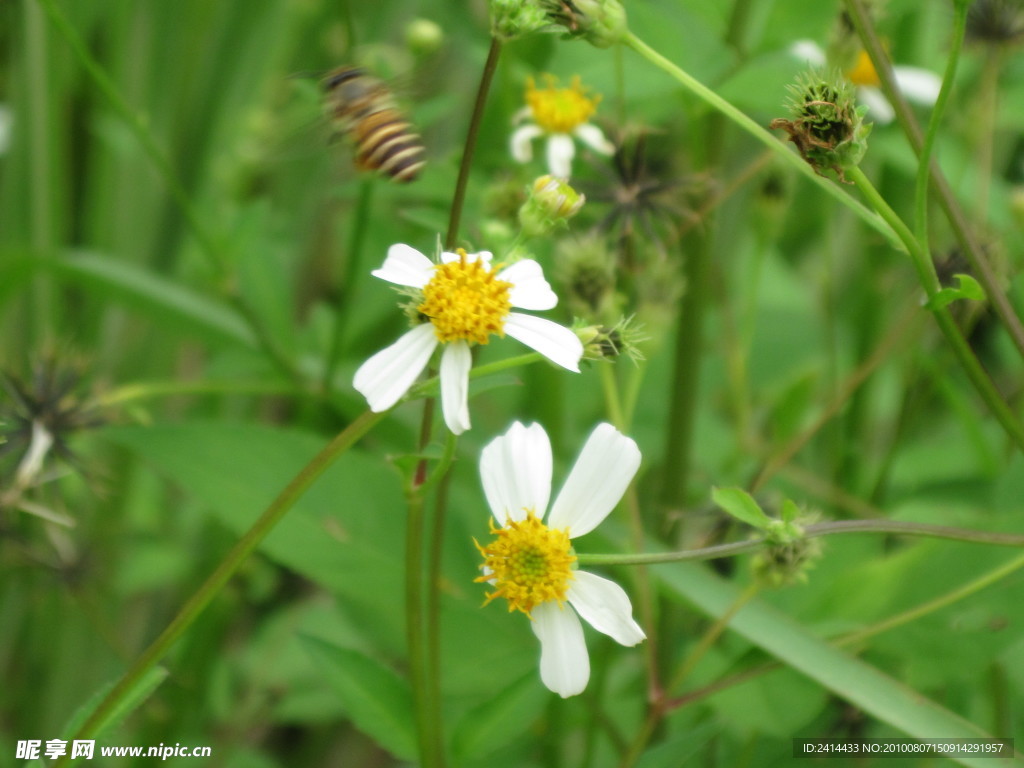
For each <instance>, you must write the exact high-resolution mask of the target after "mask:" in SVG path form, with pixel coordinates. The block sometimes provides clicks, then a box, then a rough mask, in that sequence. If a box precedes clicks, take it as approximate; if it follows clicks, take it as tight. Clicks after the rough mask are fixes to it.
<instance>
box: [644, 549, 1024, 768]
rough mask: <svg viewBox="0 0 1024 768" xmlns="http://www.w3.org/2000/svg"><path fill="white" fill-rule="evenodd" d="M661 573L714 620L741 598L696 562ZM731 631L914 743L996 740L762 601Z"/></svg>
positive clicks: (984, 765) (982, 764)
mask: <svg viewBox="0 0 1024 768" xmlns="http://www.w3.org/2000/svg"><path fill="white" fill-rule="evenodd" d="M652 547H653V545H652ZM658 573H659V575H660V577H661V578H662V581H663V582H664V583H665V585H666V586H667V587H668V588H669V589H670V590H671V591H672V592H675V593H676V594H677V595H679V596H680V597H682V598H684V599H686V600H687V601H688V602H690V603H692V604H693V605H695V606H696V607H697V608H699V609H700V610H701V611H703V612H704V613H705V614H707V615H708V616H711V617H718V616H723V615H724V614H725V613H727V612H728V611H729V609H730V607H731V606H733V605H735V603H736V601H737V600H738V599H739V597H740V594H741V589H740V588H739V587H737V586H736V585H735V584H732V583H731V582H729V581H726V580H725V579H722V578H721V577H719V576H716V575H715V574H713V573H712V572H711V571H710V570H709V569H708V568H706V567H704V566H702V565H698V564H695V563H675V564H673V565H671V566H668V567H664V568H661V569H659V570H658ZM729 628H730V629H732V630H733V631H734V632H736V633H737V634H739V635H741V636H743V637H744V638H746V639H747V640H748V641H750V642H751V643H753V644H754V645H756V646H758V647H759V648H761V649H762V650H764V651H765V652H767V653H769V654H770V655H772V656H774V657H775V658H776V659H778V660H779V661H781V662H783V663H784V664H786V665H788V666H789V667H791V668H792V669H795V670H797V671H798V672H802V673H803V674H804V675H806V676H807V677H809V678H811V679H812V680H814V681H816V682H817V683H819V684H820V685H822V686H824V687H825V688H827V689H829V690H831V691H832V692H833V693H835V694H836V695H837V696H839V697H840V698H842V699H845V700H846V701H848V702H850V703H851V704H853V705H854V706H856V707H859V708H860V709H862V710H864V711H865V712H866V713H868V714H870V715H871V716H872V717H875V718H877V719H879V720H881V721H883V722H885V723H888V724H889V725H891V726H893V727H894V728H897V729H898V730H900V731H903V732H904V733H906V734H907V735H908V736H910V737H912V738H918V739H931V738H936V737H937V736H940V737H941V738H950V739H953V738H967V739H979V738H992V737H991V736H990V735H989V734H987V733H985V731H984V730H982V729H981V728H980V727H978V726H977V725H975V724H974V723H972V722H969V721H968V720H965V719H964V718H962V717H961V716H959V715H957V714H955V713H953V712H951V711H949V710H948V709H945V708H943V707H941V706H940V705H938V704H936V703H935V702H934V701H931V700H930V699H928V698H926V697H925V696H922V695H921V694H920V693H918V692H917V691H915V690H913V689H912V688H909V687H908V686H906V685H904V684H903V683H901V682H900V681H898V680H895V679H893V678H892V677H890V676H888V675H887V674H885V673H884V672H882V671H881V670H879V669H878V668H877V667H874V666H872V665H870V664H868V663H866V662H864V661H862V660H861V659H858V658H856V657H854V656H851V655H849V654H847V653H845V652H843V651H841V650H839V649H837V648H834V647H832V646H831V645H829V644H828V643H826V642H825V641H823V640H821V639H820V638H818V637H816V636H815V635H813V634H811V633H810V632H809V631H808V630H807V629H806V628H805V627H804V626H802V625H801V624H799V623H798V622H796V621H794V620H793V619H792V618H790V617H789V616H787V615H786V614H784V613H782V612H781V611H779V610H777V609H776V608H774V607H772V606H770V605H768V604H767V603H764V602H762V601H760V600H756V599H755V600H751V601H750V602H748V603H746V604H745V605H744V606H743V608H742V610H740V611H739V612H738V613H737V614H736V615H735V616H734V617H733V618H732V620H731V621H730V622H729ZM955 760H956V762H958V763H960V764H961V765H965V766H974V767H975V768H996V766H1009V765H1024V761H1022V760H1020V759H1019V758H1017V759H1013V760H993V759H991V758H984V759H982V758H978V757H977V756H972V755H969V754H964V755H960V756H957V757H956V758H955Z"/></svg>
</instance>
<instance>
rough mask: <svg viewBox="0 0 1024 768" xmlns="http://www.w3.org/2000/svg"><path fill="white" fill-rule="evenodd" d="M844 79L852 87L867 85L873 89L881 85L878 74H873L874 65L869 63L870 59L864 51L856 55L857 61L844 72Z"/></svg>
mask: <svg viewBox="0 0 1024 768" xmlns="http://www.w3.org/2000/svg"><path fill="white" fill-rule="evenodd" d="M846 77H847V79H848V80H849V81H850V82H851V83H853V84H854V85H869V86H874V87H875V88H877V87H878V86H879V85H881V81H880V80H879V79H878V73H877V72H875V65H874V64H872V63H871V57H870V56H868V52H867V51H865V50H861V52H860V53H858V54H857V61H856V63H855V64H854V65H853V66H852V67H850V69H848V70H847V71H846Z"/></svg>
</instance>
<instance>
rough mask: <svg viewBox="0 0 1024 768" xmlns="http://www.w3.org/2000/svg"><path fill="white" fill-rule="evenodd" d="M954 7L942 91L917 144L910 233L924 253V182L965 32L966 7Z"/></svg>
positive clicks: (926, 208) (925, 224)
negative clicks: (912, 226)
mask: <svg viewBox="0 0 1024 768" xmlns="http://www.w3.org/2000/svg"><path fill="white" fill-rule="evenodd" d="M954 6H955V11H954V16H953V37H952V40H951V41H950V44H949V58H948V59H946V70H945V72H944V73H943V75H942V87H941V88H940V89H939V97H938V99H936V101H935V106H934V107H933V108H932V114H931V117H930V118H929V120H928V130H927V131H926V132H925V135H924V142H923V143H922V144H921V151H920V153H919V154H918V157H917V179H916V187H915V197H914V233H915V234H916V235H917V242H918V243H920V244H921V247H922V248H923V249H924V250H925V251H928V250H929V246H928V181H929V179H930V178H931V174H930V173H929V169H930V168H931V162H932V152H933V151H934V149H935V139H936V137H938V135H939V125H941V123H942V115H943V113H944V112H945V111H946V104H947V103H948V102H949V94H950V92H951V91H952V90H953V80H954V78H955V77H956V68H957V64H958V63H959V61H960V51H961V50H962V49H963V46H964V32H965V30H966V28H967V9H968V6H967V4H966V3H955V4H954ZM983 170H984V169H983Z"/></svg>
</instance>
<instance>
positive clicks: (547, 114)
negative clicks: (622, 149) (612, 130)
mask: <svg viewBox="0 0 1024 768" xmlns="http://www.w3.org/2000/svg"><path fill="white" fill-rule="evenodd" d="M546 80H547V83H548V87H547V88H541V89H538V88H537V87H536V84H535V83H534V80H533V78H532V77H531V78H530V79H529V80H527V82H526V103H527V106H526V107H524V108H523V109H522V110H520V112H519V113H518V114H517V115H516V122H521V121H522V120H525V119H527V118H532V119H533V122H531V123H527V124H526V125H524V126H522V127H520V128H517V129H516V130H515V132H514V133H513V134H512V157H514V158H515V159H516V161H517V162H520V163H527V162H529V161H530V159H531V158H532V157H533V146H532V142H533V140H534V139H536V138H537V137H539V136H547V137H548V141H547V161H548V170H549V171H550V172H551V174H552V175H553V176H557V177H559V178H561V179H568V178H569V174H570V173H571V172H572V158H573V156H574V155H575V154H576V146H575V144H573V137H575V138H577V139H579V140H580V141H582V142H583V143H584V144H586V145H587V146H588V147H590V148H591V149H593V150H594V151H595V152H598V153H600V154H602V155H610V154H612V153H613V152H614V151H615V145H614V144H612V143H611V142H610V141H608V139H606V138H605V137H604V134H603V133H602V132H601V129H600V128H598V127H597V126H596V125H591V124H590V123H588V122H587V120H589V119H590V116H591V115H593V114H594V112H595V111H596V110H597V104H598V102H599V101H600V100H601V97H600V96H594V97H590V96H587V95H586V93H585V89H584V88H583V86H582V85H581V84H580V79H579V77H574V78H573V80H572V85H571V86H570V87H569V88H558V87H556V84H557V82H558V81H557V80H556V79H555V78H554V77H553V76H552V75H547V76H546Z"/></svg>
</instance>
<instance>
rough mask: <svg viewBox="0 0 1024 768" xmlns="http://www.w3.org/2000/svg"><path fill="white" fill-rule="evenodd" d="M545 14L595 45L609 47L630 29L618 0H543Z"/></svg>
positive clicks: (570, 35) (573, 35)
mask: <svg viewBox="0 0 1024 768" xmlns="http://www.w3.org/2000/svg"><path fill="white" fill-rule="evenodd" d="M542 3H543V5H544V6H545V7H546V8H547V11H548V18H549V19H550V20H551V21H553V22H554V23H555V24H558V25H560V26H563V27H565V28H566V29H567V30H568V34H569V37H582V38H583V39H585V40H587V41H588V42H590V43H591V44H592V45H594V46H596V47H597V48H610V47H611V46H612V45H614V44H615V43H618V42H621V41H622V39H623V38H625V36H626V34H627V33H628V32H629V27H628V26H627V24H626V9H625V8H623V7H622V4H621V3H620V2H619V0H542Z"/></svg>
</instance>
